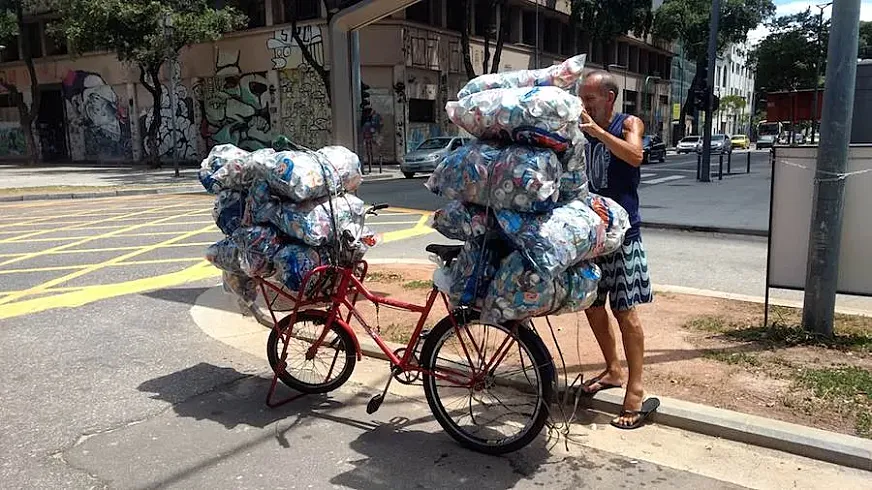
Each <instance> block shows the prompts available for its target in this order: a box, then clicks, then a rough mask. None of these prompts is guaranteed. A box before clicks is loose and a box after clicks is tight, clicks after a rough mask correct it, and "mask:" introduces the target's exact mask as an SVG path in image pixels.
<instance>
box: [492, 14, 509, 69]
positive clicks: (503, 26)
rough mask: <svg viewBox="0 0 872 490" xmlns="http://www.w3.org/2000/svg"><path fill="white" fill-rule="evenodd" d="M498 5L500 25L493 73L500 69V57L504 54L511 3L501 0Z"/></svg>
mask: <svg viewBox="0 0 872 490" xmlns="http://www.w3.org/2000/svg"><path fill="white" fill-rule="evenodd" d="M497 5H498V6H499V9H500V27H499V34H497V47H496V48H495V49H494V62H493V65H491V73H497V72H498V71H500V57H501V56H502V54H503V46H504V45H505V44H506V36H507V35H508V34H509V22H510V21H511V20H510V18H509V5H508V2H507V1H506V0H499V1H498V2H497Z"/></svg>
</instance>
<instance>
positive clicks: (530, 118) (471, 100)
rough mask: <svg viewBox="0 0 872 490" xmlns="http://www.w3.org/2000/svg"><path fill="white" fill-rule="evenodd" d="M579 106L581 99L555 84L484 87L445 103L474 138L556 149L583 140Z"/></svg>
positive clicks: (453, 119) (452, 119)
mask: <svg viewBox="0 0 872 490" xmlns="http://www.w3.org/2000/svg"><path fill="white" fill-rule="evenodd" d="M581 108H582V103H581V99H579V98H578V97H576V96H574V95H572V94H570V93H569V92H567V91H565V90H563V89H560V88H557V87H533V88H500V89H494V90H485V91H484V92H478V93H474V94H472V95H468V96H466V97H464V98H462V99H460V100H458V101H451V102H448V104H447V105H446V106H445V110H446V112H447V113H448V118H449V119H451V121H452V122H453V123H454V124H456V125H458V126H460V127H461V128H463V129H465V130H466V131H468V132H469V133H470V134H472V135H474V136H476V137H478V138H482V139H497V140H504V141H514V142H516V143H521V144H526V145H532V146H538V147H542V148H550V149H552V150H554V151H557V152H563V151H566V150H567V149H569V147H570V146H572V145H573V144H576V143H577V142H581V141H583V137H582V133H581V129H580V128H579V119H580V117H581Z"/></svg>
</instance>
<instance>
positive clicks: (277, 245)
mask: <svg viewBox="0 0 872 490" xmlns="http://www.w3.org/2000/svg"><path fill="white" fill-rule="evenodd" d="M231 239H232V240H233V243H235V244H236V246H237V247H238V248H239V267H240V269H242V272H243V273H244V274H245V275H247V276H248V277H270V276H272V275H273V273H275V266H274V264H273V258H274V257H275V255H276V253H278V251H279V250H280V249H281V248H282V247H283V246H284V245H285V243H286V240H284V239H283V238H282V237H281V235H280V234H279V233H278V231H277V230H276V229H275V228H273V227H271V226H251V227H247V228H239V229H237V230H236V231H235V232H233V235H232V236H231Z"/></svg>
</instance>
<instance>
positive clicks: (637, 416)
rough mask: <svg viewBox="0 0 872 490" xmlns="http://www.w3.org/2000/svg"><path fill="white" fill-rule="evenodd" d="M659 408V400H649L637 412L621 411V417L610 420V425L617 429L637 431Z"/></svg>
mask: <svg viewBox="0 0 872 490" xmlns="http://www.w3.org/2000/svg"><path fill="white" fill-rule="evenodd" d="M659 407H660V400H658V399H657V398H649V399H647V400H645V402H644V403H642V406H641V407H640V408H639V410H627V409H624V410H621V415H619V416H618V417H617V418H615V419H614V420H612V422H611V424H612V425H613V426H614V427H617V428H618V429H627V430H629V429H637V428H639V427H641V426H642V424H644V423H645V420H646V419H648V416H649V415H651V414H652V413H654V412H655V411H656V410H657V408H659Z"/></svg>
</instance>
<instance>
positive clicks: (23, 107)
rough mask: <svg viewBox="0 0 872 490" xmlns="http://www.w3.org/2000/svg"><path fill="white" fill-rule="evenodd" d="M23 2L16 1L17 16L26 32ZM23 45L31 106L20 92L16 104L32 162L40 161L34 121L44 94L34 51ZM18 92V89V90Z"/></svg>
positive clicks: (19, 26)
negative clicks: (37, 72) (41, 91)
mask: <svg viewBox="0 0 872 490" xmlns="http://www.w3.org/2000/svg"><path fill="white" fill-rule="evenodd" d="M22 4H23V2H16V4H15V17H16V19H17V21H18V32H20V33H23V32H24V8H23V5H22ZM22 47H23V48H24V49H23V54H24V64H25V66H26V67H27V74H28V76H29V78H30V97H31V98H30V107H29V108H28V107H27V104H25V103H24V96H23V94H21V93H20V92H18V97H17V101H16V105H17V106H18V116H19V124H20V125H21V130H22V132H24V139H25V141H27V155H28V159H29V161H30V163H31V164H35V163H36V162H37V161H39V148H37V146H36V138H35V136H34V134H33V123H34V121H35V120H36V118H37V115H38V114H39V106H40V102H41V100H42V94H41V93H40V92H39V79H38V78H37V75H36V68H35V67H34V65H33V53H32V52H31V50H30V46H29V45H28V44H27V43H23V45H22ZM16 92H17V90H16Z"/></svg>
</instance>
